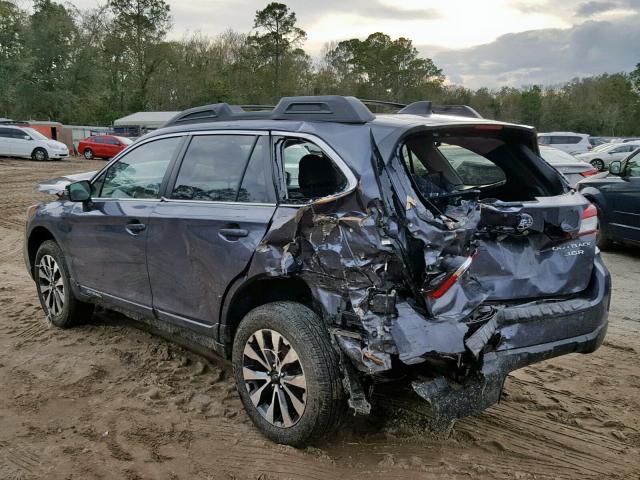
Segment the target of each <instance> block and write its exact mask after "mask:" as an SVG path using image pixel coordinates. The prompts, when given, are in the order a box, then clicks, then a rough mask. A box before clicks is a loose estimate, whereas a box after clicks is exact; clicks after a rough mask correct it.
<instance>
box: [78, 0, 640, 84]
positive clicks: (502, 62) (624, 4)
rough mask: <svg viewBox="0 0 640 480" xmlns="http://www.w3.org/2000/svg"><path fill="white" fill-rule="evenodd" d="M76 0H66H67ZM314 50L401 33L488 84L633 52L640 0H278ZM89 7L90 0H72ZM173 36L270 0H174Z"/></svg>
mask: <svg viewBox="0 0 640 480" xmlns="http://www.w3.org/2000/svg"><path fill="white" fill-rule="evenodd" d="M72 1H73V0H72ZM280 1H284V3H286V4H287V5H289V7H291V9H292V10H294V11H295V12H296V14H297V17H298V23H299V25H300V27H302V28H303V29H304V30H305V31H306V32H307V35H308V39H307V42H306V44H305V49H306V50H307V51H308V52H309V53H310V54H312V55H319V53H320V51H321V50H322V47H323V45H324V44H325V43H326V42H328V41H332V40H343V39H347V38H353V37H359V38H364V37H365V36H367V35H368V34H369V33H372V32H376V31H382V32H385V33H387V34H389V35H391V36H392V37H394V38H395V37H398V36H405V37H408V38H410V39H412V40H413V43H414V45H416V47H417V48H418V49H419V51H420V53H421V54H422V55H424V56H428V57H432V58H433V59H434V60H435V62H436V64H437V65H438V66H440V67H441V68H443V70H444V72H445V74H446V75H447V77H448V79H449V81H451V82H453V83H459V84H463V85H465V86H467V87H473V88H478V87H482V86H486V87H490V88H495V87H499V86H502V85H512V86H522V85H530V84H534V83H536V84H537V83H542V84H557V83H559V82H563V81H567V80H570V79H571V78H573V77H576V76H585V75H592V74H598V73H603V72H617V71H622V70H625V71H629V70H631V69H633V67H634V66H635V65H636V64H637V63H639V62H640V0H402V2H398V1H391V0H288V1H287V0H280ZM73 3H75V4H76V5H78V6H79V7H81V8H91V7H94V6H95V5H96V0H75V1H73ZM168 3H169V4H170V5H171V10H172V14H173V19H174V30H173V32H172V34H171V36H172V37H174V38H180V37H182V36H183V35H184V34H185V33H188V32H195V31H200V32H202V33H207V34H212V35H214V34H217V33H220V32H222V31H224V30H226V29H228V28H232V29H235V30H240V31H248V30H249V29H250V28H251V26H252V24H253V17H254V15H255V11H256V10H258V9H260V8H263V7H264V6H265V5H266V4H267V3H268V0H188V1H171V0H169V1H168Z"/></svg>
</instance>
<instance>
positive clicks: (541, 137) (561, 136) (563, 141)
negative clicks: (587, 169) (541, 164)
mask: <svg viewBox="0 0 640 480" xmlns="http://www.w3.org/2000/svg"><path fill="white" fill-rule="evenodd" d="M538 143H539V144H540V145H545V146H547V147H553V148H557V149H558V150H562V151H563V152H567V153H571V154H572V155H575V154H576V153H584V152H588V151H589V150H591V148H592V147H591V143H590V142H589V135H587V134H586V133H574V132H549V133H539V134H538Z"/></svg>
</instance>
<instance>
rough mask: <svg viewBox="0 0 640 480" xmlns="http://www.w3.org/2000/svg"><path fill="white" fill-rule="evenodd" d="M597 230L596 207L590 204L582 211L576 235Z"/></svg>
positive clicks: (587, 233)
mask: <svg viewBox="0 0 640 480" xmlns="http://www.w3.org/2000/svg"><path fill="white" fill-rule="evenodd" d="M597 231H598V209H597V208H596V206H595V205H594V204H590V205H589V206H588V207H587V208H585V210H584V212H582V220H581V222H580V230H579V231H578V235H589V234H591V233H595V232H597Z"/></svg>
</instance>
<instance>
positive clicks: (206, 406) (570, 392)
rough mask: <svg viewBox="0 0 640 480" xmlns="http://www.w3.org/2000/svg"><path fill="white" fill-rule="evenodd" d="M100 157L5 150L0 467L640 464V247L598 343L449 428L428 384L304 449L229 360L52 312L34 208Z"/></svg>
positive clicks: (613, 264)
mask: <svg viewBox="0 0 640 480" xmlns="http://www.w3.org/2000/svg"><path fill="white" fill-rule="evenodd" d="M100 165H102V162H101V161H91V162H90V161H84V160H83V161H80V160H73V161H64V162H50V163H34V162H31V161H26V160H7V159H0V478H2V479H12V478H16V479H27V478H74V479H75V478H127V479H137V478H166V479H178V478H198V479H218V478H229V479H231V478H254V479H264V480H266V479H280V478H283V479H284V478H296V479H297V478H306V479H325V478H326V479H334V478H338V477H341V478H354V479H367V480H368V479H378V478H379V479H382V478H384V479H393V478H412V479H415V478H444V479H458V478H500V479H501V478H515V479H547V478H580V479H591V478H594V479H596V478H598V479H602V478H607V479H609V478H625V479H637V478H640V362H639V359H640V307H639V303H640V302H639V299H640V249H635V250H634V249H630V248H625V247H620V248H618V249H617V250H615V251H613V252H610V253H607V254H605V259H606V262H607V264H608V266H609V268H610V269H611V272H612V275H613V285H614V292H613V301H612V311H611V315H610V328H609V334H608V337H607V340H606V342H605V344H604V346H603V347H602V348H600V350H598V351H597V352H596V353H595V354H592V355H569V356H566V357H562V358H559V359H555V360H552V361H548V362H545V363H542V364H538V365H534V366H532V367H529V368H525V369H523V370H520V371H518V372H516V373H514V374H512V375H511V377H510V378H509V380H508V381H507V385H506V391H505V395H504V399H503V401H502V402H501V403H500V404H499V405H497V406H495V407H492V408H490V409H489V410H487V411H486V412H484V413H482V414H480V415H477V416H474V417H471V418H467V419H465V420H463V421H461V422H459V423H458V424H457V425H456V426H455V429H454V431H453V433H452V435H451V436H450V437H449V438H446V439H439V438H435V437H434V435H432V434H430V433H429V432H428V431H426V430H425V429H424V428H423V427H421V425H423V424H424V419H425V408H424V405H423V403H422V402H420V401H419V400H417V398H414V397H409V396H407V397H406V398H405V397H401V398H399V399H396V398H387V397H381V398H378V399H377V402H378V407H377V414H376V415H374V416H372V417H370V418H366V419H359V420H351V421H349V422H348V423H347V425H345V426H344V427H343V429H342V430H341V431H340V432H339V433H338V435H336V437H335V438H333V439H331V440H329V441H327V442H324V443H320V444H318V445H315V446H314V447H309V448H307V449H304V450H296V449H293V448H290V447H283V446H279V445H275V444H273V443H270V442H269V441H267V440H265V439H264V438H263V437H262V436H261V435H260V433H258V432H257V430H256V429H255V428H253V426H252V425H251V424H250V422H249V420H248V419H247V417H246V415H245V414H244V412H243V410H242V407H241V404H240V401H239V400H238V397H237V395H236V393H235V390H234V385H233V382H232V376H231V373H230V367H229V365H228V364H227V363H226V362H224V361H221V360H213V361H210V360H207V359H205V358H203V357H200V356H198V355H195V354H193V353H190V352H187V351H186V350H184V349H182V348H181V347H178V346H175V345H173V344H171V343H169V342H167V341H165V340H163V339H160V338H158V337H155V336H153V335H151V334H149V333H147V332H145V331H143V330H140V329H138V328H135V327H134V326H133V325H132V323H131V322H129V321H127V320H126V319H124V318H123V317H121V316H119V315H117V314H115V313H110V312H101V313H100V314H99V315H97V316H96V318H95V319H94V320H93V321H92V323H90V324H88V325H85V326H82V327H79V328H76V329H72V330H67V331H62V330H58V329H55V328H52V327H50V326H49V325H47V322H46V320H45V318H44V315H43V314H42V311H41V310H40V307H39V305H38V301H37V298H36V294H35V288H34V285H33V283H32V282H31V280H30V279H29V277H28V275H27V272H26V271H25V268H24V265H23V262H22V254H21V248H22V236H23V224H24V212H25V209H26V207H27V206H28V205H30V204H33V203H35V202H36V201H40V200H43V199H46V198H47V197H45V196H43V195H40V194H38V193H36V192H35V191H34V190H33V187H34V183H35V182H37V181H40V180H44V179H48V178H52V177H54V176H57V175H60V174H62V173H75V172H80V171H86V170H93V169H96V168H98V167H99V166H100ZM384 405H387V407H386V408H382V407H384ZM389 405H393V408H390V407H389Z"/></svg>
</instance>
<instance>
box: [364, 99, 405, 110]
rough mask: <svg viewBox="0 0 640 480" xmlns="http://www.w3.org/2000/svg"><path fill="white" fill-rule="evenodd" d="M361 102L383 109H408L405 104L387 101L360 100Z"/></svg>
mask: <svg viewBox="0 0 640 480" xmlns="http://www.w3.org/2000/svg"><path fill="white" fill-rule="evenodd" d="M359 100H360V101H361V102H362V103H364V104H365V105H376V106H381V107H394V108H403V107H406V105H405V104H404V103H397V102H389V101H387V100H367V99H364V98H360V99H359Z"/></svg>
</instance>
